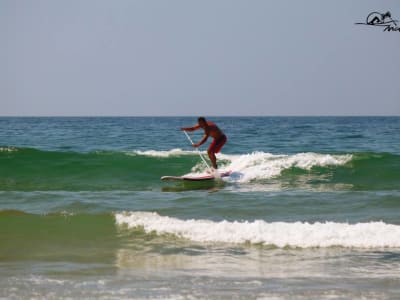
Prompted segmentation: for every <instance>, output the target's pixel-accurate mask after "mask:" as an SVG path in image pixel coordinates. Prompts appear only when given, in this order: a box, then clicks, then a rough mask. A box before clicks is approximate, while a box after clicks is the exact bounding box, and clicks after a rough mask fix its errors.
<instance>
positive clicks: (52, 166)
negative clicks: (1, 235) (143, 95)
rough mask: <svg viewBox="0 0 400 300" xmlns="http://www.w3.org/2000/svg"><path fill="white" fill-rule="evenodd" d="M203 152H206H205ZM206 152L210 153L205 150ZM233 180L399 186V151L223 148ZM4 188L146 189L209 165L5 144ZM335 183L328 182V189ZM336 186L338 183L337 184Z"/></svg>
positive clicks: (185, 156)
mask: <svg viewBox="0 0 400 300" xmlns="http://www.w3.org/2000/svg"><path fill="white" fill-rule="evenodd" d="M203 153H204V152H203ZM204 154H205V153H204ZM218 161H219V164H220V168H221V169H222V170H223V169H227V170H231V171H232V172H233V175H232V176H231V177H230V178H229V179H227V180H226V181H228V182H230V183H240V184H242V183H245V184H252V183H253V182H257V183H261V184H265V183H271V181H275V182H274V183H275V184H276V183H278V186H279V185H281V186H285V187H286V188H304V187H305V185H307V186H308V187H306V188H309V187H310V185H314V187H315V185H316V184H319V185H320V184H325V185H326V184H328V185H331V187H333V186H335V187H339V189H342V188H344V189H355V190H398V189H399V185H398V182H399V181H400V173H399V172H398V170H399V168H400V155H395V154H387V153H345V154H324V153H313V152H308V153H296V154H271V153H266V152H260V151H259V152H252V153H245V154H218ZM0 163H1V168H0V190H7V191H10V190H12V191H18V190H21V191H32V190H34V191H39V190H67V191H77V190H78V191H87V190H146V189H153V188H154V187H157V186H159V185H160V184H161V183H160V177H161V176H164V175H185V174H201V173H204V172H205V171H206V167H205V166H204V164H203V162H202V161H201V159H200V158H199V157H198V153H197V152H196V151H187V150H181V149H171V150H165V151H158V150H134V151H95V152H89V153H80V152H63V151H43V150H38V149H32V148H17V147H9V146H7V147H0ZM329 189H330V187H328V190H329ZM336 190H337V188H336Z"/></svg>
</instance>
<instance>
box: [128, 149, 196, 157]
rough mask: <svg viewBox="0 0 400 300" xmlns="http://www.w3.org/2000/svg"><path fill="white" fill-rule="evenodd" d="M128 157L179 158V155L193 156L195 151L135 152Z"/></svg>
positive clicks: (129, 153)
mask: <svg viewBox="0 0 400 300" xmlns="http://www.w3.org/2000/svg"><path fill="white" fill-rule="evenodd" d="M126 154H127V155H143V156H151V157H171V156H179V155H189V154H191V155H193V154H194V151H185V150H182V149H179V148H175V149H171V150H165V151H163V150H145V151H141V150H135V151H132V152H127V153H126Z"/></svg>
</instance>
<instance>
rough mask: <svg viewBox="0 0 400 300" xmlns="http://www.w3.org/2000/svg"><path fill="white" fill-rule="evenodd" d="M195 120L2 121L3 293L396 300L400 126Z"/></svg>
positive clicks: (399, 283)
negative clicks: (207, 128)
mask: <svg viewBox="0 0 400 300" xmlns="http://www.w3.org/2000/svg"><path fill="white" fill-rule="evenodd" d="M196 119H197V118H196V117H132V118H129V117H121V118H119V117H115V118H114V117H109V118H105V117H98V118H84V117H72V118H67V117H65V118H64V117H63V118H61V117H57V118H50V117H48V118H47V117H43V118H28V117H26V118H12V117H2V118H0V298H4V299H21V298H23V299H25V298H37V299H66V298H68V299H82V298H86V299H87V298H89V299H90V298H96V299H97V298H100V299H399V298H400V212H399V210H400V117H213V118H210V119H211V120H213V121H215V122H216V123H217V124H218V125H219V127H220V128H221V129H223V130H224V131H225V133H226V134H227V136H228V142H227V144H226V145H225V146H224V148H223V149H222V153H220V154H218V156H217V157H218V162H219V166H220V169H222V170H231V171H232V175H231V176H230V177H228V178H223V180H216V181H211V182H197V183H193V182H191V183H190V182H189V183H188V182H178V181H168V182H165V181H161V180H160V177H161V176H163V175H184V174H202V173H204V172H205V171H206V166H205V165H204V163H203V162H202V160H201V159H200V157H199V154H198V153H197V151H196V150H195V149H193V148H192V147H191V146H190V143H189V141H188V140H187V139H186V137H185V135H184V134H183V132H181V131H180V130H179V128H180V127H182V126H189V125H194V124H195V122H196ZM201 136H202V133H201V132H193V133H191V137H192V138H193V140H195V141H197V140H199V139H200V138H201ZM209 142H210V141H208V142H207V145H208V144H209ZM207 145H203V146H202V147H201V148H200V150H201V151H202V154H203V155H206V152H205V150H206V147H207Z"/></svg>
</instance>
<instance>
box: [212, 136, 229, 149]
mask: <svg viewBox="0 0 400 300" xmlns="http://www.w3.org/2000/svg"><path fill="white" fill-rule="evenodd" d="M226 141H227V138H226V135H225V134H223V135H221V136H220V137H219V138H218V139H214V140H213V141H212V143H211V145H210V147H208V151H209V152H213V153H218V152H219V151H221V148H222V146H223V145H225V143H226Z"/></svg>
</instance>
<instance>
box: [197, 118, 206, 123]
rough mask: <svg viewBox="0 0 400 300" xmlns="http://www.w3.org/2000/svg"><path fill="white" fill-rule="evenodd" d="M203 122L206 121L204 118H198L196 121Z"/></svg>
mask: <svg viewBox="0 0 400 300" xmlns="http://www.w3.org/2000/svg"><path fill="white" fill-rule="evenodd" d="M205 121H206V118H204V117H199V118H198V119H197V122H205Z"/></svg>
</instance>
